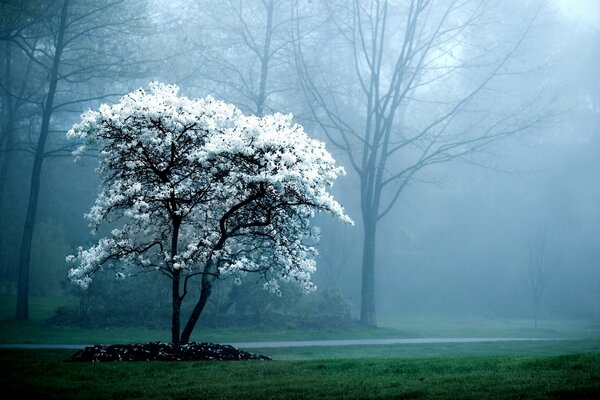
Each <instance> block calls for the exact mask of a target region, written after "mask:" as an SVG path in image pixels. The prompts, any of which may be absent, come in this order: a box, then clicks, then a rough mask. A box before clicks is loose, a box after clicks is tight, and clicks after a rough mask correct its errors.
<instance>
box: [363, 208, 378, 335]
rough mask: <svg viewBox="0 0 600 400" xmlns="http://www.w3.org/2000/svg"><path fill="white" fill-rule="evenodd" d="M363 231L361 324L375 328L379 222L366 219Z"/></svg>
mask: <svg viewBox="0 0 600 400" xmlns="http://www.w3.org/2000/svg"><path fill="white" fill-rule="evenodd" d="M363 231H364V238H363V260H362V283H361V291H360V294H361V302H360V304H361V307H360V322H361V324H363V325H365V326H370V327H374V326H376V325H377V321H376V318H375V241H376V231H377V222H376V221H372V220H370V219H369V218H365V220H364V227H363Z"/></svg>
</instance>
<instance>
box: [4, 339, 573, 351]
mask: <svg viewBox="0 0 600 400" xmlns="http://www.w3.org/2000/svg"><path fill="white" fill-rule="evenodd" d="M543 340H564V339H557V338H415V339H349V340H296V341H277V342H276V341H269V342H233V343H227V344H230V345H232V346H234V347H239V348H241V349H259V348H273V347H314V346H365V345H367V346H369V345H385V344H439V343H486V342H527V341H543ZM86 346H91V345H89V344H27V343H22V344H19V343H17V344H0V349H82V348H84V347H86Z"/></svg>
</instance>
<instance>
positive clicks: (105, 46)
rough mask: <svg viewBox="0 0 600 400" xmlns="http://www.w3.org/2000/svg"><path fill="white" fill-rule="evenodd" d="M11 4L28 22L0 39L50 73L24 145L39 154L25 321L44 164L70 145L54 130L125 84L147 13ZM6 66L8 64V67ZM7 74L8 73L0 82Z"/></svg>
mask: <svg viewBox="0 0 600 400" xmlns="http://www.w3.org/2000/svg"><path fill="white" fill-rule="evenodd" d="M7 4H9V5H10V7H11V10H12V11H13V15H15V16H19V18H20V19H22V20H23V21H25V23H24V24H22V25H21V26H20V27H19V28H18V29H12V30H9V31H7V32H4V34H3V36H2V40H3V42H4V43H8V44H6V47H7V49H11V51H13V49H14V51H18V52H19V53H20V54H21V56H23V57H25V58H26V59H28V60H29V61H28V62H29V63H31V64H32V65H33V67H34V68H35V70H36V72H35V73H36V74H39V75H40V76H42V77H43V78H44V79H43V80H42V82H41V87H40V88H36V90H34V91H31V90H30V91H29V92H30V93H37V94H38V97H37V99H30V102H31V103H32V104H34V105H35V106H36V107H37V112H35V113H33V114H32V115H31V116H30V119H31V123H30V125H31V126H32V127H36V128H37V130H38V134H37V137H36V136H35V135H34V136H33V137H34V138H35V139H32V142H31V143H30V145H25V146H23V147H22V150H25V151H28V152H30V153H31V154H32V155H33V166H32V171H31V178H30V186H29V198H28V202H27V212H26V218H25V224H24V228H23V236H22V240H21V246H20V253H19V266H18V286H17V310H16V318H17V319H20V320H24V319H28V317H29V311H28V310H29V305H28V302H29V266H30V257H31V247H32V238H33V232H34V228H35V223H36V215H37V210H38V203H39V195H40V188H41V177H42V167H43V164H44V160H45V159H46V158H47V157H48V156H53V155H57V154H63V153H65V150H68V148H64V147H63V146H62V145H61V141H60V140H52V139H54V138H53V137H52V136H53V135H52V133H60V132H64V126H61V124H60V121H58V120H57V118H56V117H57V116H58V115H60V114H62V115H65V113H69V112H73V111H75V112H80V111H81V107H83V104H86V103H87V104H89V102H91V101H94V100H99V99H102V98H105V97H109V96H111V95H114V94H115V93H114V92H113V93H112V94H111V93H110V92H109V91H110V90H111V89H112V90H114V91H115V92H119V91H123V87H119V85H118V84H116V85H115V82H118V79H119V78H121V77H124V76H126V73H125V71H127V70H130V71H131V70H132V66H134V65H137V64H138V62H139V57H138V53H137V52H136V51H135V49H133V48H131V46H130V45H131V43H129V41H128V39H129V38H130V34H132V32H133V31H135V30H136V27H137V26H138V22H139V21H140V20H141V19H142V18H143V16H144V9H143V3H141V2H137V1H136V2H132V3H129V4H125V2H123V1H122V0H102V1H96V2H93V3H90V2H86V1H83V0H62V1H56V2H55V1H46V0H40V1H26V2H20V1H16V0H13V1H8V2H7ZM129 7H133V8H132V9H131V10H129ZM8 65H9V64H7V66H8ZM3 72H5V73H10V70H7V69H6V68H5V71H3ZM8 79H9V77H8V75H4V76H3V79H2V82H5V81H8ZM108 83H110V84H108ZM93 84H95V85H96V86H94V85H93ZM98 87H101V88H102V89H100V90H98ZM4 89H5V92H6V93H7V95H6V97H7V98H14V97H16V95H15V94H16V92H15V91H14V90H12V88H11V87H10V86H7V85H4ZM73 108H74V109H73ZM60 136H62V135H60Z"/></svg>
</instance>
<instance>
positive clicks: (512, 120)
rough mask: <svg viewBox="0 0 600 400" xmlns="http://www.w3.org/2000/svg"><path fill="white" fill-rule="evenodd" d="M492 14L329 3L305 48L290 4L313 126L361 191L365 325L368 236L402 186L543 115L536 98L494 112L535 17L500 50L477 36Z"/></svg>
mask: <svg viewBox="0 0 600 400" xmlns="http://www.w3.org/2000/svg"><path fill="white" fill-rule="evenodd" d="M498 6H499V2H497V1H486V0H444V1H436V0H407V1H388V0H339V1H330V2H325V3H324V4H323V6H322V7H323V8H322V9H320V10H318V13H319V14H321V15H325V16H326V17H325V18H324V19H321V20H320V21H319V22H318V23H315V24H314V25H315V26H318V25H319V26H321V28H320V29H321V31H322V32H323V33H322V34H321V36H320V37H318V39H315V35H305V34H304V32H305V31H306V30H307V29H314V28H307V27H306V26H307V23H306V22H305V21H307V20H311V18H309V16H310V14H311V13H312V14H313V15H314V14H317V11H315V8H316V7H318V6H317V5H314V4H308V5H306V4H305V5H300V4H299V3H298V2H296V3H295V8H294V9H295V26H294V32H295V46H294V47H295V59H296V64H297V70H298V73H299V75H300V78H301V82H302V86H303V90H304V93H305V95H306V98H307V99H308V103H309V105H310V107H311V111H312V116H313V118H314V120H315V122H316V123H317V124H318V125H319V126H320V128H321V129H322V130H323V132H324V133H325V134H326V135H327V137H328V138H329V140H330V141H331V142H332V143H333V144H334V145H335V146H337V147H338V148H339V149H341V150H342V151H343V152H345V153H346V155H347V157H348V161H349V163H350V165H351V167H352V169H353V170H354V172H355V173H356V174H357V175H358V177H359V180H360V206H361V216H362V228H363V245H362V248H363V254H362V288H361V314H360V320H361V322H362V323H363V324H365V325H368V326H375V325H376V318H375V296H376V288H375V271H376V244H377V228H378V225H379V223H380V222H381V221H382V220H383V218H384V217H385V216H386V215H388V213H390V212H391V211H392V210H393V209H394V207H395V205H396V204H397V202H398V199H399V198H400V196H401V195H402V193H403V192H404V190H405V189H406V187H407V185H409V184H410V183H411V182H413V181H414V180H415V179H416V178H417V177H418V176H419V174H421V173H422V172H423V171H425V170H427V169H429V167H431V166H434V165H437V164H442V163H447V162H449V161H452V160H463V161H467V162H473V163H477V161H476V160H475V159H474V158H473V155H474V154H475V153H477V152H480V151H482V150H483V149H486V148H487V147H489V146H490V145H491V144H492V143H494V142H497V141H499V140H501V139H503V138H506V137H509V136H512V135H515V134H517V133H519V132H522V131H524V130H526V129H527V128H529V127H531V126H533V125H535V124H536V122H538V121H540V120H541V119H543V118H544V115H545V114H546V112H547V108H546V107H545V106H544V105H543V104H542V103H540V102H539V101H537V98H536V99H533V98H528V99H527V100H525V101H516V102H513V103H512V104H511V105H506V104H501V102H500V101H499V100H498V96H499V93H501V87H498V85H496V84H495V83H496V81H498V80H500V79H501V78H502V77H503V76H504V75H505V74H507V73H513V72H515V70H514V69H513V68H512V67H513V66H512V65H511V62H512V61H513V60H514V59H516V58H517V57H518V55H519V50H520V48H521V46H522V45H523V43H524V41H525V39H526V38H527V36H528V34H529V32H530V30H531V28H532V25H533V21H534V20H535V15H536V12H535V11H534V12H533V16H532V17H530V18H528V19H526V21H525V23H524V24H522V26H520V27H519V28H511V29H512V30H513V31H514V32H517V34H515V35H513V36H512V37H510V36H507V38H509V39H511V40H509V41H504V40H501V41H498V40H496V39H494V38H493V35H492V34H491V33H490V32H489V31H486V30H485V26H486V23H488V22H489V20H488V18H489V17H490V15H492V13H491V11H492V10H493V9H494V8H495V7H498ZM306 13H308V14H309V16H307V15H306ZM313 20H314V18H313ZM504 22H506V21H504ZM490 24H491V23H490ZM326 29H327V30H326ZM475 38H476V40H475ZM505 42H506V43H510V44H509V45H505V44H504V43H505ZM319 61H322V62H319ZM491 96H494V97H493V98H494V101H490V97H491ZM511 101H512V100H511Z"/></svg>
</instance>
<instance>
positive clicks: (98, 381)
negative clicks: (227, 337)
mask: <svg viewBox="0 0 600 400" xmlns="http://www.w3.org/2000/svg"><path fill="white" fill-rule="evenodd" d="M71 353H72V351H65V350H0V367H1V368H2V374H1V377H0V382H1V384H2V387H3V393H4V394H5V396H6V394H7V393H11V395H10V396H12V397H10V398H36V399H71V398H73V399H111V398H115V399H117V398H118V399H126V398H135V399H145V398H161V399H232V398H239V399H264V398H272V399H294V398H296V399H302V398H308V399H310V398H321V399H328V398H338V399H360V398H371V399H376V398H382V399H388V398H396V399H411V398H415V399H516V398H519V399H548V398H550V399H553V398H555V399H565V398H581V399H584V398H587V399H597V398H600V355H599V354H592V353H588V354H578V355H563V356H486V357H453V358H421V359H399V358H384V359H373V358H357V359H338V360H311V361H282V360H276V361H268V362H214V361H213V362H210V361H208V362H138V363H104V364H92V363H90V364H75V363H66V362H63V360H64V359H66V358H67V357H68V356H69V355H70V354H71ZM3 398H8V397H3Z"/></svg>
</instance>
